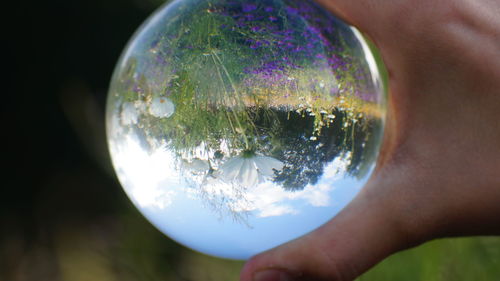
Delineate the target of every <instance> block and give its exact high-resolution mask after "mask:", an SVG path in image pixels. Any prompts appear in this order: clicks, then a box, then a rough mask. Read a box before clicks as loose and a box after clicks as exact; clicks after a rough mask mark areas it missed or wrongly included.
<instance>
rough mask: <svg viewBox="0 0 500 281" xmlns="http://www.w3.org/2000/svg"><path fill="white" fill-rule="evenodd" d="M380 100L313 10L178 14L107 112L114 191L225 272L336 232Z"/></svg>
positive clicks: (147, 28) (368, 74)
mask: <svg viewBox="0 0 500 281" xmlns="http://www.w3.org/2000/svg"><path fill="white" fill-rule="evenodd" d="M385 100H386V94H385V91H384V90H383V86H382V83H381V78H380V76H379V70H378V66H377V64H376V62H375V60H374V57H373V54H372V53H371V51H370V48H369V47H368V45H367V43H366V42H365V40H364V39H363V37H362V35H361V34H360V33H359V32H358V31H357V30H356V29H354V28H353V27H351V26H349V25H347V24H346V23H344V22H342V21H341V20H339V19H338V18H336V17H335V16H334V15H332V14H330V13H329V12H327V11H326V10H324V9H323V8H321V7H320V6H318V5H317V4H316V3H315V2H314V1H312V0H258V1H255V0H252V1H250V0H210V1H206V0H177V1H173V2H170V3H167V4H166V5H164V6H163V7H160V8H159V10H157V11H156V12H155V13H154V14H153V15H152V16H151V17H150V18H149V19H148V20H147V21H146V22H145V23H144V24H143V25H142V27H140V29H139V30H138V32H137V33H136V34H135V35H134V36H133V38H132V39H131V40H130V42H129V44H128V46H127V47H126V48H125V51H124V52H123V54H122V56H121V59H120V61H119V62H118V64H117V67H116V69H115V72H114V75H113V78H112V81H111V86H110V90H109V97H108V101H107V117H106V118H107V121H106V122H107V136H108V143H109V149H110V153H111V156H112V161H113V165H114V168H115V171H116V173H117V175H118V178H119V180H120V182H121V184H122V186H123V188H124V190H125V192H126V193H127V195H128V196H129V198H130V199H131V201H132V202H133V204H134V205H135V206H136V207H137V208H138V209H139V211H140V212H141V213H142V214H143V215H144V216H145V217H146V218H147V219H148V220H149V221H150V222H151V223H152V224H153V225H155V226H156V227H157V228H158V229H159V230H160V231H162V232H163V233H165V234H166V235H168V236H169V237H171V238H172V239H174V240H175V241H177V242H179V243H181V244H183V245H185V246H187V247H189V248H191V249H194V250H197V251H199V252H202V253H205V254H209V255H213V256H218V257H223V258H230V259H247V258H249V257H250V256H252V255H255V254H257V253H260V252H262V251H265V250H267V249H270V248H273V247H275V246H278V245H280V244H282V243H285V242H287V241H290V240H292V239H295V238H298V237H300V236H302V235H304V234H306V233H308V232H310V231H313V230H314V229H316V228H318V227H319V226H321V225H322V224H324V223H325V222H327V221H328V220H330V219H332V218H333V217H334V216H335V215H336V214H337V213H338V212H339V211H341V210H342V208H343V207H344V206H346V205H347V204H348V203H349V202H350V201H351V200H352V199H353V198H354V197H355V196H356V194H357V193H358V191H359V190H360V189H361V188H362V187H363V185H364V184H365V183H366V182H367V180H368V178H369V177H370V175H371V173H372V171H373V170H374V166H375V162H376V159H377V155H378V152H379V146H380V143H381V137H382V134H383V128H384V117H385Z"/></svg>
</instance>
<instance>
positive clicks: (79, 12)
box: [0, 0, 500, 281]
mask: <svg viewBox="0 0 500 281" xmlns="http://www.w3.org/2000/svg"><path fill="white" fill-rule="evenodd" d="M8 2H9V3H10V4H13V6H9V7H8V8H5V9H4V13H5V14H6V15H5V16H4V17H3V20H4V21H5V23H3V25H2V26H3V27H4V28H3V31H4V32H3V33H2V35H3V36H2V39H1V40H2V45H3V47H4V48H5V51H4V53H3V55H4V56H3V61H2V67H3V70H4V73H5V72H6V74H4V75H3V76H4V77H3V79H2V80H3V81H4V83H3V92H2V99H3V100H2V102H1V108H2V110H1V114H2V120H3V122H2V139H3V143H4V146H3V148H4V149H3V153H2V162H3V163H4V164H6V165H7V169H5V168H4V169H2V177H3V179H4V181H3V183H2V184H1V186H2V196H1V199H0V200H1V204H0V281H21V280H27V281H28V280H29V281H34V280H37V281H44V280H51V281H57V280H61V281H86V280H93V281H111V280H120V281H121V280H124V281H127V280H131V281H132V280H145V281H147V280H174V281H175V280H183V281H187V280H189V281H195V280H200V281H201V280H203V281H209V280H217V281H229V280H237V279H238V275H239V270H240V269H241V267H242V265H243V263H242V262H235V261H226V260H220V259H216V258H211V257H207V256H204V255H202V254H198V253H195V252H192V251H190V250H188V249H186V248H184V247H182V246H179V245H178V244H176V243H175V242H173V241H171V240H170V239H169V238H167V237H165V236H164V235H163V234H161V233H160V232H158V231H157V230H156V229H155V228H154V227H152V226H151V225H150V224H149V223H148V222H147V221H146V220H145V219H144V218H143V217H142V216H141V215H140V214H139V213H138V212H137V211H136V210H135V209H134V207H133V206H132V205H131V203H130V202H129V201H128V199H127V198H126V196H125V194H124V193H123V192H122V190H121V187H120V186H119V184H118V183H117V181H116V179H115V176H114V174H113V171H112V168H111V166H110V161H109V157H108V154H107V149H106V142H105V134H104V122H103V116H104V105H105V99H106V91H107V87H108V83H109V80H110V77H111V73H112V70H113V68H114V64H115V62H116V61H117V59H118V56H119V55H120V52H121V50H122V49H123V47H124V45H125V43H126V41H127V40H128V39H129V38H130V36H131V35H132V33H133V32H134V31H135V30H136V28H137V27H138V26H139V25H140V24H141V23H142V21H143V20H144V19H145V18H146V17H147V16H148V15H149V14H150V13H151V12H152V11H153V10H154V9H155V8H156V7H158V5H160V4H161V2H162V1H159V0H87V1H85V0H66V1H62V0H53V1H45V2H44V1H37V2H35V1H32V2H30V1H17V2H12V1H8ZM11 2H12V3H11ZM492 215H494V214H492ZM360 280H363V281H364V280H425V281H433V280H436V281H438V280H443V281H445V280H446V281H448V280H500V238H499V237H489V238H486V237H484V238H461V239H445V240H439V241H433V242H430V243H428V244H425V245H423V246H421V247H418V248H416V249H412V250H409V251H406V252H403V253H399V254H396V255H394V256H392V257H390V258H389V259H387V260H386V261H384V262H383V263H381V264H380V265H378V266H376V267H375V268H374V269H372V270H371V271H369V272H368V273H366V274H365V275H364V276H362V277H361V278H360Z"/></svg>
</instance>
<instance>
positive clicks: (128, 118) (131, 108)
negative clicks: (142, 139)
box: [120, 102, 139, 126]
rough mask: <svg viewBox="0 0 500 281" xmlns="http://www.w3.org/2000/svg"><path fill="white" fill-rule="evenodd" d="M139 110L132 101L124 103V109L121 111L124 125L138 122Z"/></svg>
mask: <svg viewBox="0 0 500 281" xmlns="http://www.w3.org/2000/svg"><path fill="white" fill-rule="evenodd" d="M138 119H139V112H138V111H137V108H136V107H135V105H134V104H133V103H131V102H126V103H123V105H122V111H121V112H120V120H121V123H122V125H123V126H127V125H133V124H137V120H138Z"/></svg>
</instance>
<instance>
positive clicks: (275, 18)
mask: <svg viewBox="0 0 500 281" xmlns="http://www.w3.org/2000/svg"><path fill="white" fill-rule="evenodd" d="M269 20H270V21H277V20H278V18H277V17H273V16H270V17H269Z"/></svg>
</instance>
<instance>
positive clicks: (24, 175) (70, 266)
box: [0, 0, 239, 281]
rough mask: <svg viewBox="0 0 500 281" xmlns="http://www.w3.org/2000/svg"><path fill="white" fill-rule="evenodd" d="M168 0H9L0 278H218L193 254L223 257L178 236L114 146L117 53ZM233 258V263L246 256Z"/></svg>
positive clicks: (5, 31)
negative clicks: (110, 141)
mask: <svg viewBox="0 0 500 281" xmlns="http://www.w3.org/2000/svg"><path fill="white" fill-rule="evenodd" d="M7 2H11V1H7ZM160 2H162V1H154V0H151V1H145V0H135V1H134V0H119V1H118V0H105V1H99V0H88V1H85V0H80V1H79V0H74V1H58V0H55V1H30V2H26V1H18V2H17V3H15V2H14V1H12V2H11V3H9V4H10V6H8V7H4V8H2V14H4V15H3V19H4V20H5V22H4V23H3V28H2V45H3V47H4V48H6V49H5V50H4V52H3V58H4V62H3V63H2V68H3V71H4V73H5V74H4V77H3V79H2V81H4V82H3V85H4V86H3V87H2V102H1V107H2V110H1V114H2V121H3V122H2V130H1V131H2V140H3V142H4V145H3V148H4V149H3V152H2V163H3V166H4V167H6V168H2V178H3V182H2V184H1V190H2V196H1V197H0V198H1V199H0V200H1V201H0V280H2V281H4V280H5V281H11V280H12V281H14V280H96V281H99V280H195V279H197V280H210V279H211V277H210V273H203V274H199V275H201V276H205V277H203V278H201V279H200V278H197V277H196V274H198V273H196V272H194V270H193V268H202V269H203V268H209V269H210V268H212V266H203V265H197V264H192V263H193V262H194V263H196V261H193V257H195V259H196V258H201V259H202V260H203V261H204V260H205V259H206V260H209V261H212V260H215V259H210V258H208V257H205V256H202V255H199V254H195V253H193V252H191V251H189V250H186V249H184V248H182V247H180V246H178V245H177V244H175V243H174V242H172V241H171V240H170V239H168V238H166V237H165V236H163V235H162V234H161V233H159V232H158V231H157V230H156V229H154V228H153V227H152V226H151V225H150V224H149V223H147V222H146V221H145V220H144V219H143V218H142V217H141V215H140V214H139V213H138V212H137V211H135V209H134V208H133V206H132V205H131V203H130V202H129V201H128V199H127V198H126V196H125V194H124V192H123V191H122V190H121V187H120V186H119V184H118V183H117V181H116V179H115V175H114V173H113V171H112V168H111V164H110V161H109V156H108V152H107V147H106V140H105V131H104V108H105V101H106V95H107V88H108V83H109V81H110V79H111V74H112V71H113V68H114V65H115V63H116V61H117V60H118V57H119V55H120V53H121V51H122V49H123V47H124V45H125V44H126V42H127V41H128V39H129V38H130V37H131V35H132V33H133V32H134V31H135V30H136V29H137V28H138V26H139V25H140V24H141V23H142V22H143V21H144V19H145V18H146V17H147V16H148V15H149V14H150V13H151V12H152V11H153V10H154V9H155V8H156V7H157V6H158V5H159V4H161V3H160ZM230 264H231V265H232V264H233V263H230ZM224 267H226V266H224ZM232 267H233V268H234V270H233V271H234V272H233V273H232V274H233V275H234V274H235V273H237V270H238V269H239V264H236V265H232ZM183 268H185V269H183ZM207 276H208V277H207ZM205 278H208V279H205ZM214 280H217V279H214Z"/></svg>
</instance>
